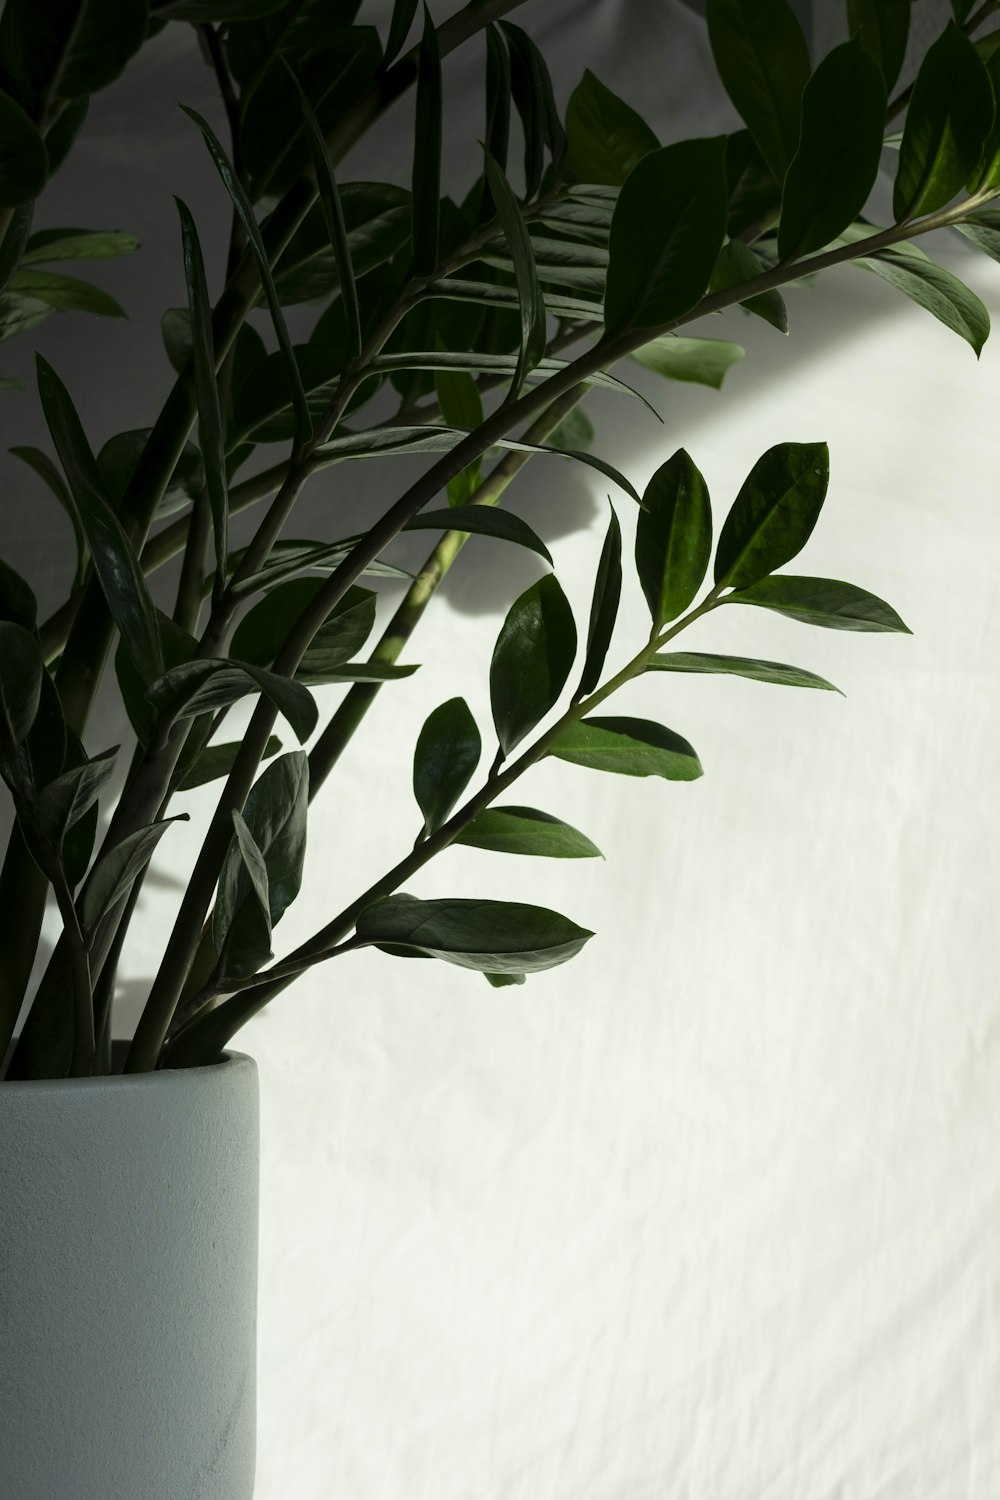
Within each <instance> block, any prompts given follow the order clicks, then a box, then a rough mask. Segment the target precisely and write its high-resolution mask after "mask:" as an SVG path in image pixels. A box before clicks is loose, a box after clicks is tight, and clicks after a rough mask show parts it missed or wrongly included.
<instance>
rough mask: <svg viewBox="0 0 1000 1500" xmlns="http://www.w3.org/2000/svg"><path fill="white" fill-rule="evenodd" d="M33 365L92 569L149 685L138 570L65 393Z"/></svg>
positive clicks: (158, 665)
mask: <svg viewBox="0 0 1000 1500" xmlns="http://www.w3.org/2000/svg"><path fill="white" fill-rule="evenodd" d="M37 366H38V394H39V397H40V398H41V402H42V409H43V411H44V413H45V420H46V422H47V423H48V428H49V432H50V433H51V435H52V441H53V442H54V443H55V446H56V452H57V453H58V454H59V458H60V461H61V463H62V466H63V469H64V471H65V474H66V478H67V480H68V481H69V487H70V492H71V493H72V496H73V500H74V503H75V505H76V508H77V512H78V514H79V517H80V524H81V526H82V527H83V530H84V534H85V535H86V538H87V543H88V545H89V547H90V552H91V556H92V557H93V560H94V571H95V572H96V574H97V577H98V580H99V582H100V585H101V589H102V592H103V593H104V597H105V599H106V600H107V604H108V608H109V610H110V611H111V614H112V617H113V618H114V621H115V624H116V625H117V626H118V629H119V631H120V632H121V636H122V640H123V641H124V643H125V645H126V648H127V650H128V652H129V654H130V655H131V657H132V660H133V661H134V663H135V666H136V669H137V670H138V672H139V673H140V675H141V676H142V677H143V679H144V681H146V682H152V681H153V680H154V678H156V677H158V676H159V675H160V673H161V672H162V671H163V652H162V650H161V647H160V637H159V632H158V630H157V624H156V615H155V613H154V610H153V601H152V600H151V598H150V597H149V590H148V589H147V587H146V580H145V577H144V576H143V572H142V567H141V565H140V563H139V559H138V558H137V557H136V554H135V549H134V548H133V546H132V543H131V542H130V541H129V539H128V537H127V536H126V534H125V531H124V529H123V528H122V525H121V522H120V521H119V520H118V517H117V516H116V515H115V513H114V511H113V510H112V509H111V506H110V504H109V502H108V498H107V495H106V494H105V491H104V484H103V481H102V479H101V475H100V471H99V469H98V467H97V464H96V462H95V460H94V456H93V454H92V453H91V451H90V445H89V443H88V442H87V439H86V436H85V435H84V431H83V428H82V426H81V425H80V419H79V417H78V416H77V414H76V409H75V408H74V406H73V403H72V401H71V400H70V397H69V392H68V391H67V390H66V387H65V386H64V385H63V383H62V381H61V380H60V379H59V377H58V375H57V374H56V372H55V371H54V370H53V369H52V367H51V365H49V364H48V363H47V361H46V360H44V359H43V358H42V356H41V355H38V356H37Z"/></svg>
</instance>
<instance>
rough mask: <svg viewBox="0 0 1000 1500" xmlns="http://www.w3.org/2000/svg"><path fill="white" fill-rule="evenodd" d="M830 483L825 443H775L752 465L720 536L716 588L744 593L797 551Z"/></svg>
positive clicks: (827, 453) (828, 461) (817, 513)
mask: <svg viewBox="0 0 1000 1500" xmlns="http://www.w3.org/2000/svg"><path fill="white" fill-rule="evenodd" d="M829 482H830V453H829V449H828V448H827V446H826V444H825V443H778V444H777V445H776V446H775V447H773V448H769V449H768V450H767V452H766V453H764V454H763V455H762V456H761V457H760V458H759V459H758V460H757V462H756V463H755V464H754V466H753V468H752V469H751V470H750V473H749V474H748V475H747V477H746V479H745V480H744V481H743V485H742V487H741V489H740V492H739V494H738V495H737V497H736V499H735V501H734V502H733V506H732V509H731V510H730V512H729V514H728V516H727V517H726V520H725V523H724V525H723V527H722V531H721V533H720V535H719V545H718V547H717V549H716V553H715V582H716V584H718V585H720V586H730V587H732V588H746V586H747V585H748V584H751V583H756V581H757V579H758V578H763V577H764V576H765V574H767V573H771V572H773V570H774V569H775V568H780V567H781V565H782V563H786V562H788V561H789V559H790V558H793V557H795V556H796V554H797V553H799V552H801V551H802V548H803V547H804V546H805V544H806V542H807V541H808V540H809V537H810V536H811V534H812V530H813V527H814V526H815V525H816V522H817V520H818V519H819V513H820V510H821V509H822V506H823V501H824V500H825V499H826V490H827V485H828V484H829Z"/></svg>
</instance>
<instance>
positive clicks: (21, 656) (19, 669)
mask: <svg viewBox="0 0 1000 1500" xmlns="http://www.w3.org/2000/svg"><path fill="white" fill-rule="evenodd" d="M44 673H45V663H44V662H43V661H42V653H41V651H40V650H39V648H38V641H37V640H36V639H35V636H34V634H33V632H31V631H28V630H25V628H24V626H23V625H15V624H14V622H13V621H12V620H0V756H2V757H3V758H4V759H9V758H10V757H11V756H12V755H13V754H14V751H15V750H16V748H17V746H18V745H19V744H20V743H21V741H22V740H23V739H25V738H26V736H27V735H28V733H29V731H30V729H31V726H32V724H34V722H35V715H36V714H37V713H38V703H39V698H40V697H41V692H42V677H43V676H44Z"/></svg>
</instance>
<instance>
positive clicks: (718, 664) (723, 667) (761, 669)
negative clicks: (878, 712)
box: [646, 651, 843, 696]
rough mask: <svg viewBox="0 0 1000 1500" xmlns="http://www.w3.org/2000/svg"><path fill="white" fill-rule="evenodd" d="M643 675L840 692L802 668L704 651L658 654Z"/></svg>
mask: <svg viewBox="0 0 1000 1500" xmlns="http://www.w3.org/2000/svg"><path fill="white" fill-rule="evenodd" d="M646 671H647V672H702V673H703V672H707V673H721V674H722V675H724V676H728V677H749V678H750V679H751V680H752V681H754V682H773V683H777V684H779V685H782V686H785V687H803V688H826V689H827V690H828V691H829V692H831V693H839V692H840V688H838V687H834V685H833V683H832V682H827V680H826V678H825V677H817V675H816V673H815V672H806V671H804V670H803V669H802V668H801V667H787V666H785V665H784V663H782V662H778V661H756V660H753V659H752V658H747V657H744V656H718V655H715V654H713V653H712V652H707V651H658V652H657V654H656V655H655V656H653V657H651V658H650V660H649V663H648V665H647V667H646ZM841 696H843V695H841Z"/></svg>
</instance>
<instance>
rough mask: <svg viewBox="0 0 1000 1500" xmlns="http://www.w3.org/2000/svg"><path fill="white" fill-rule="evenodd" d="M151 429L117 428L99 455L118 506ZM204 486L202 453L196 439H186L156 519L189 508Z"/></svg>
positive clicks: (111, 496)
mask: <svg viewBox="0 0 1000 1500" xmlns="http://www.w3.org/2000/svg"><path fill="white" fill-rule="evenodd" d="M151 430H152V429H151V428H149V427H137V428H134V429H133V430H131V431H129V432H118V433H116V434H115V436H114V437H111V438H108V440H107V442H106V443H105V444H104V447H103V448H102V449H101V451H100V453H98V455H97V467H98V469H99V470H100V473H101V478H102V479H103V481H104V489H105V493H106V494H107V497H108V499H109V500H110V501H111V504H112V505H113V506H114V507H115V508H116V509H117V507H118V506H120V504H121V502H122V500H123V498H124V496H125V491H126V490H127V488H128V486H129V483H130V481H131V479H132V475H133V474H134V473H135V468H136V465H137V464H138V462H139V459H140V458H141V457H142V453H143V450H144V449H145V446H146V443H147V442H148V440H149V434H150V432H151ZM204 488H205V466H204V464H203V463H202V458H201V454H200V452H199V451H198V449H197V448H196V447H195V445H194V443H185V444H184V448H183V450H182V452H181V456H180V458H179V459H178V460H177V465H176V467H175V469H174V472H173V474H172V475H171V477H170V479H169V480H168V481H167V486H166V489H165V490H164V492H163V494H162V496H161V497H160V501H159V504H158V505H157V507H156V519H157V520H163V519H164V517H166V516H172V515H174V514H175V513H176V512H177V511H179V510H184V509H186V507H187V506H189V505H190V504H191V502H192V500H194V499H195V498H196V497H197V496H198V495H200V494H201V492H202V490H203V489H204Z"/></svg>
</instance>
